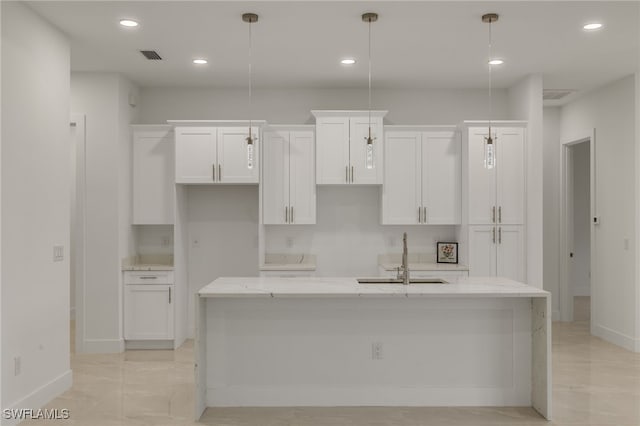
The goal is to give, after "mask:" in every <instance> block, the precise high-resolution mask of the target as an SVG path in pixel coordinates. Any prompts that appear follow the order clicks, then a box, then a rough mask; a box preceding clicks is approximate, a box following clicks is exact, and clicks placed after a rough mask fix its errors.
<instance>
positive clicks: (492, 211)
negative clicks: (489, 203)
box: [491, 206, 496, 223]
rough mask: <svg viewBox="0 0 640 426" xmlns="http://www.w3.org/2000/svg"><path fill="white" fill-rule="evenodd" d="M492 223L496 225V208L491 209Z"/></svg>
mask: <svg viewBox="0 0 640 426" xmlns="http://www.w3.org/2000/svg"><path fill="white" fill-rule="evenodd" d="M491 222H492V223H496V206H493V207H491Z"/></svg>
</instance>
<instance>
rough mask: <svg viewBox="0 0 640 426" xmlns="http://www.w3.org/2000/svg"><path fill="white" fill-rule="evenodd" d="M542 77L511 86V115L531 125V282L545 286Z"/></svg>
mask: <svg viewBox="0 0 640 426" xmlns="http://www.w3.org/2000/svg"><path fill="white" fill-rule="evenodd" d="M542 110H543V107H542V76H541V75H530V76H528V77H526V78H525V79H523V80H522V81H520V82H519V83H517V84H515V85H514V86H512V87H511V88H510V89H509V114H510V117H509V118H511V119H513V120H526V121H527V122H528V125H527V151H526V156H527V158H526V162H527V178H526V182H527V216H526V221H527V222H526V223H527V227H526V240H527V244H526V251H527V284H529V285H532V286H535V287H539V288H542V287H543V283H544V277H543V267H544V262H543V261H544V259H543V252H544V250H543V234H544V230H543V217H542V216H543V182H542V170H543V163H542V159H543V152H542V151H543V124H542V121H543V114H542Z"/></svg>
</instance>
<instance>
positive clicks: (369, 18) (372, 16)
mask: <svg viewBox="0 0 640 426" xmlns="http://www.w3.org/2000/svg"><path fill="white" fill-rule="evenodd" d="M377 20H378V14H377V13H373V12H368V13H364V14H362V21H363V22H366V23H367V24H368V27H369V133H368V136H366V137H365V138H364V139H365V141H366V142H367V146H366V157H365V165H366V167H367V169H373V165H374V164H375V162H374V161H373V141H374V140H375V139H376V138H372V137H371V23H372V22H376V21H377Z"/></svg>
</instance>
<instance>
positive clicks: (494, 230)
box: [492, 227, 496, 244]
mask: <svg viewBox="0 0 640 426" xmlns="http://www.w3.org/2000/svg"><path fill="white" fill-rule="evenodd" d="M492 233H493V244H495V243H496V228H495V227H494V228H493V230H492Z"/></svg>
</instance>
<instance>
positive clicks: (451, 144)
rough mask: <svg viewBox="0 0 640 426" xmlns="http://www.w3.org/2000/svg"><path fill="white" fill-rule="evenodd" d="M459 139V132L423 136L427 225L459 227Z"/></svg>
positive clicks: (423, 202)
mask: <svg viewBox="0 0 640 426" xmlns="http://www.w3.org/2000/svg"><path fill="white" fill-rule="evenodd" d="M461 163H462V158H461V152H460V137H459V136H458V134H457V133H456V132H453V131H452V132H425V133H423V134H422V206H423V207H425V211H426V215H425V216H426V217H425V223H428V224H433V225H458V224H460V220H461V216H462V213H461V209H462V204H461V203H462V186H461V183H462V174H461Z"/></svg>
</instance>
